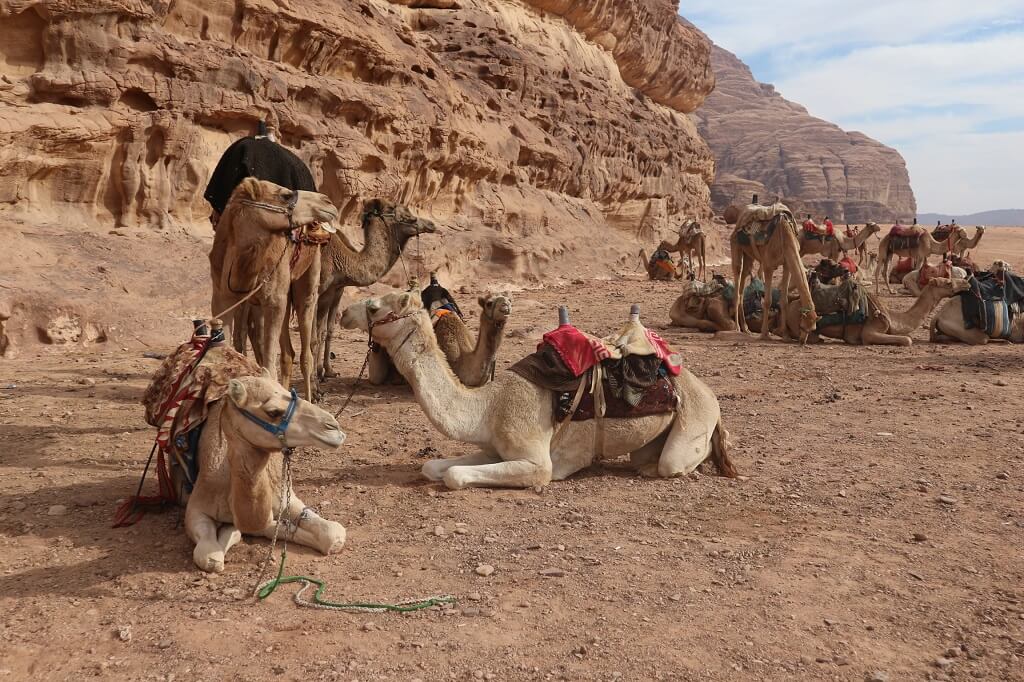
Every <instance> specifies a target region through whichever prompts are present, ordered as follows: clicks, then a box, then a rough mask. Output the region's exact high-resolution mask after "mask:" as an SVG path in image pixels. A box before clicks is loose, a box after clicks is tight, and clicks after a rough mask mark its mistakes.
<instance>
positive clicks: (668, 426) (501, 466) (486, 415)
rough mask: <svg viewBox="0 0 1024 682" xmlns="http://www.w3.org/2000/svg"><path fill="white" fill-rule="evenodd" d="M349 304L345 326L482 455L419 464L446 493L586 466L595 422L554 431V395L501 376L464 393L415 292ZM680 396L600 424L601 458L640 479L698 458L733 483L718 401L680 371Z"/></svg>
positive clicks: (438, 422) (525, 481)
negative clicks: (629, 465) (357, 326)
mask: <svg viewBox="0 0 1024 682" xmlns="http://www.w3.org/2000/svg"><path fill="white" fill-rule="evenodd" d="M355 306H360V307H362V308H364V310H363V311H361V312H358V313H356V314H353V315H350V316H349V317H350V318H351V319H356V320H360V321H362V322H364V323H366V326H367V327H368V329H364V331H370V330H372V336H373V339H374V340H375V341H378V342H379V343H381V344H382V345H383V346H384V348H385V349H387V351H388V353H389V354H390V355H391V357H392V359H393V360H394V363H395V366H396V367H397V368H398V370H399V371H400V372H401V373H402V376H404V377H406V378H407V379H408V380H409V384H410V385H411V386H412V390H413V393H414V394H415V396H416V400H417V402H418V403H419V404H420V407H421V408H422V409H423V412H424V414H425V415H426V416H427V419H429V420H430V422H431V423H432V424H433V425H434V426H435V428H437V430H438V431H440V432H441V433H442V434H444V435H445V436H447V437H448V438H451V439H453V440H457V441H462V442H465V443H470V444H473V445H476V446H477V447H478V448H479V452H475V453H473V454H470V455H466V456H463V457H455V458H452V459H437V460H432V461H430V462H427V463H426V464H424V465H423V470H422V471H423V475H424V476H425V477H426V478H428V479H430V480H432V481H444V483H445V485H447V486H448V487H449V488H451V489H453V490H460V489H463V488H467V487H471V486H478V487H504V488H531V487H534V486H543V485H547V484H548V483H549V482H550V481H560V480H564V479H566V478H568V477H569V476H571V475H573V474H574V473H576V472H577V471H580V470H581V469H584V468H585V467H588V466H590V465H591V464H592V463H593V462H594V461H595V460H596V459H597V458H598V457H599V456H600V455H599V454H598V453H597V452H596V449H597V448H596V446H595V443H596V442H597V441H596V436H597V429H598V428H599V427H598V424H599V422H597V421H596V420H591V421H586V422H576V421H567V422H565V424H564V428H559V425H558V423H557V419H556V414H555V401H554V400H553V399H552V393H551V391H549V390H547V389H545V388H542V387H540V386H537V385H536V384H533V383H531V382H529V381H527V380H526V379H524V378H523V377H521V376H520V375H519V374H516V373H515V372H502V373H501V374H499V375H498V377H497V378H496V379H495V380H494V381H492V382H490V383H488V384H486V385H484V386H482V387H480V388H467V387H465V386H463V385H462V383H460V382H459V381H458V379H457V378H456V376H455V374H454V373H453V372H452V371H451V368H450V367H449V365H448V361H447V360H446V359H445V357H444V354H443V353H442V352H441V349H440V348H438V346H437V339H436V337H435V336H434V331H433V329H431V325H430V318H429V316H428V315H427V311H426V310H425V309H424V308H423V303H422V301H421V300H420V298H419V297H418V296H417V295H416V294H415V292H412V293H409V292H405V293H398V292H396V293H391V294H387V295H385V296H382V297H380V298H376V299H369V300H367V301H364V302H362V303H356V304H355ZM673 386H674V389H675V392H676V395H678V396H679V397H680V400H679V401H678V404H677V405H678V406H677V407H676V409H675V411H674V412H670V413H667V414H657V415H652V416H645V417H632V418H625V419H605V420H602V422H600V424H601V425H602V426H601V428H602V432H601V435H602V439H603V440H602V442H603V448H602V450H603V452H602V453H601V455H603V456H606V457H618V456H620V455H626V454H629V455H630V459H631V461H632V462H633V464H634V466H636V467H637V469H638V470H639V471H640V472H641V473H642V474H644V475H648V476H658V477H663V478H671V477H675V476H685V475H686V474H688V473H690V472H691V471H693V470H694V469H696V468H697V467H698V466H700V464H701V463H702V462H704V461H705V460H711V461H713V462H714V463H715V464H716V465H717V467H718V470H719V472H720V473H721V474H723V475H725V476H729V477H735V476H736V470H735V468H734V467H733V464H732V461H731V460H730V458H729V454H728V447H729V434H728V432H727V431H726V430H725V427H724V425H723V424H722V415H721V409H720V407H719V404H718V399H717V398H716V397H715V394H714V393H713V392H712V391H711V389H710V388H709V387H708V386H707V384H705V383H704V382H703V381H701V380H700V379H698V378H697V377H695V376H694V375H693V374H691V373H690V372H689V371H687V370H686V369H683V370H682V371H681V372H680V374H679V375H678V376H676V377H673Z"/></svg>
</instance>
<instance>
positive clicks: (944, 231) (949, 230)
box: [932, 225, 953, 242]
mask: <svg viewBox="0 0 1024 682" xmlns="http://www.w3.org/2000/svg"><path fill="white" fill-rule="evenodd" d="M951 234H953V226H952V225H942V226H940V227H936V228H935V229H934V230H932V238H933V239H934V240H935V241H937V242H944V241H946V240H947V239H949V235H951Z"/></svg>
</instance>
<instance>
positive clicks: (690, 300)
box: [668, 282, 737, 333]
mask: <svg viewBox="0 0 1024 682" xmlns="http://www.w3.org/2000/svg"><path fill="white" fill-rule="evenodd" d="M687 284H696V282H688V283H687ZM668 317H669V320H670V322H669V324H670V325H671V326H673V327H687V328H689V329H699V330H700V331H702V332H712V333H713V332H732V331H736V329H737V327H736V322H735V321H734V320H733V318H732V306H731V305H730V304H729V301H727V300H726V298H725V290H724V289H719V290H718V291H716V292H714V293H711V294H703V293H701V292H699V291H698V290H697V288H696V287H694V286H688V287H685V288H684V289H683V293H682V294H681V295H680V296H679V298H677V299H676V300H675V302H674V303H673V304H672V307H671V308H670V309H669V311H668Z"/></svg>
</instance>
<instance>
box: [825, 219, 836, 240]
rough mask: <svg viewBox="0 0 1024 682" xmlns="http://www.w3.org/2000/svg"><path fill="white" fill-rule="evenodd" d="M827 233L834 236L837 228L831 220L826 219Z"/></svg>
mask: <svg viewBox="0 0 1024 682" xmlns="http://www.w3.org/2000/svg"><path fill="white" fill-rule="evenodd" d="M825 234H827V235H828V236H829V237H833V236H835V234H836V228H835V226H834V225H833V224H832V221H831V220H826V221H825Z"/></svg>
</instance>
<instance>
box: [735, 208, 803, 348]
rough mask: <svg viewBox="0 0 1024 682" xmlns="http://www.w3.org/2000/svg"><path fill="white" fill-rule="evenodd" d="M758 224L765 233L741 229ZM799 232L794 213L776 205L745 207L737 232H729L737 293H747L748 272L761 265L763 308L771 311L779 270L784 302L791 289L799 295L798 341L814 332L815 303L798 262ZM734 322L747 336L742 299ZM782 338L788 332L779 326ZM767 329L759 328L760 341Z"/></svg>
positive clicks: (801, 266)
mask: <svg viewBox="0 0 1024 682" xmlns="http://www.w3.org/2000/svg"><path fill="white" fill-rule="evenodd" d="M771 213H774V215H773V216H772V217H771V218H770V220H766V221H763V220H760V219H759V216H763V215H770V214H771ZM756 222H761V223H762V228H763V230H765V232H760V233H755V234H753V235H752V234H750V233H749V232H746V231H745V230H744V227H745V226H747V225H749V224H752V223H756ZM797 232H798V228H797V224H796V219H795V218H794V217H793V213H792V212H791V211H790V210H789V209H788V208H786V206H784V205H783V204H779V203H777V204H775V206H773V207H764V206H754V205H751V206H748V207H747V209H746V210H745V211H744V212H743V215H741V216H740V218H739V220H738V222H737V226H736V229H734V230H733V232H732V237H731V238H730V240H729V243H730V247H731V251H732V273H733V279H734V280H735V281H736V290H737V291H746V287H747V283H748V282H749V281H750V277H751V271H752V270H753V267H754V263H755V262H758V263H760V264H761V274H762V277H761V279H762V280H763V281H764V288H765V293H764V307H763V310H771V305H772V280H773V278H774V276H775V270H777V269H778V268H780V267H781V268H782V284H781V286H780V287H779V288H780V290H781V291H782V295H783V297H784V298H785V297H786V296H787V295H788V293H789V291H790V289H791V288H792V287H796V289H797V291H798V292H799V298H800V303H801V306H800V309H801V318H800V325H799V332H800V333H799V337H800V340H801V341H804V340H806V338H807V335H808V334H809V333H811V332H813V331H814V325H815V322H816V320H817V315H816V314H815V312H814V301H813V300H812V299H811V290H810V288H809V287H808V285H807V274H806V271H805V270H804V264H803V261H801V260H800V242H799V237H798V236H797ZM765 233H766V234H767V237H766V238H765V241H763V242H761V243H758V239H759V237H760V236H761V235H763V234H765ZM733 319H734V321H735V322H736V325H737V326H738V327H739V329H740V331H743V332H748V331H749V327H748V326H747V320H746V316H745V315H744V312H743V297H742V296H739V297H737V303H736V312H735V314H734V318H733ZM780 326H781V327H782V329H781V330H780V331H781V332H782V336H783V338H789V332H790V328H789V326H788V325H785V324H783V323H782V322H781V318H780ZM768 327H769V325H767V324H763V325H761V338H762V339H763V340H766V339H767V338H768Z"/></svg>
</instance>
